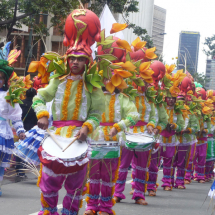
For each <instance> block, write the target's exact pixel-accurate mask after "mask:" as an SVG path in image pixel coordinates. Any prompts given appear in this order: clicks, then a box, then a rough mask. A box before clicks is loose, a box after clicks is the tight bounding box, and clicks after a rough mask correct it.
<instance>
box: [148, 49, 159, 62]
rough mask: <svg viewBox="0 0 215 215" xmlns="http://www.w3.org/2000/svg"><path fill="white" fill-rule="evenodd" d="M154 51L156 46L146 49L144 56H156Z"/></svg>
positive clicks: (150, 57) (151, 57)
mask: <svg viewBox="0 0 215 215" xmlns="http://www.w3.org/2000/svg"><path fill="white" fill-rule="evenodd" d="M155 51H156V47H153V48H151V49H146V51H145V54H146V58H148V59H150V60H152V59H155V58H157V57H158V56H157V55H156V54H155V53H154V52H155Z"/></svg>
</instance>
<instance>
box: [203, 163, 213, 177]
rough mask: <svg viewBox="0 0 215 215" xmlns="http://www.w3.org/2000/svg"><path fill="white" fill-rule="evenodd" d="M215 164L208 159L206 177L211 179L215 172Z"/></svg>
mask: <svg viewBox="0 0 215 215" xmlns="http://www.w3.org/2000/svg"><path fill="white" fill-rule="evenodd" d="M213 166H214V161H206V164H205V178H206V179H211V177H212V174H213Z"/></svg>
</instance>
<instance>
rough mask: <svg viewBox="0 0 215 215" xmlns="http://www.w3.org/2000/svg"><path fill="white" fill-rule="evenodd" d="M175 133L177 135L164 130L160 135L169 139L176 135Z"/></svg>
mask: <svg viewBox="0 0 215 215" xmlns="http://www.w3.org/2000/svg"><path fill="white" fill-rule="evenodd" d="M175 133H176V132H175V131H171V132H168V131H167V130H163V131H161V133H160V135H161V136H163V137H166V138H169V137H171V136H173V135H175Z"/></svg>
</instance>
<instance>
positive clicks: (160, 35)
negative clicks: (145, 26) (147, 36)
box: [152, 5, 166, 55]
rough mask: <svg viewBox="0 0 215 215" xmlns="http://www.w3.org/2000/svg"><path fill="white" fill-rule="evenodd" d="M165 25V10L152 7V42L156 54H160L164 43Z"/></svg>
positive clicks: (155, 6)
mask: <svg viewBox="0 0 215 215" xmlns="http://www.w3.org/2000/svg"><path fill="white" fill-rule="evenodd" d="M165 23H166V9H164V8H162V7H158V6H157V5H154V15H153V27H152V40H153V44H154V46H156V53H157V54H159V55H160V54H162V52H163V43H164V32H165Z"/></svg>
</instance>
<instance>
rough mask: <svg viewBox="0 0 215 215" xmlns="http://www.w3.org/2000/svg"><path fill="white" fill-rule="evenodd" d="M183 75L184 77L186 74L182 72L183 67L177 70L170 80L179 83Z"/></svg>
mask: <svg viewBox="0 0 215 215" xmlns="http://www.w3.org/2000/svg"><path fill="white" fill-rule="evenodd" d="M184 77H186V74H185V73H183V69H181V70H178V71H177V72H176V73H175V74H174V75H173V77H172V81H178V82H179V83H178V84H180V83H181V82H182V81H183V79H184Z"/></svg>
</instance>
